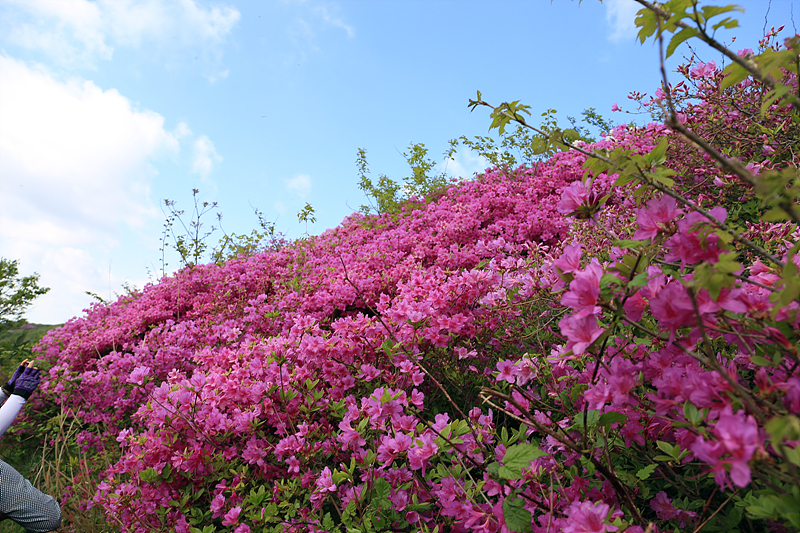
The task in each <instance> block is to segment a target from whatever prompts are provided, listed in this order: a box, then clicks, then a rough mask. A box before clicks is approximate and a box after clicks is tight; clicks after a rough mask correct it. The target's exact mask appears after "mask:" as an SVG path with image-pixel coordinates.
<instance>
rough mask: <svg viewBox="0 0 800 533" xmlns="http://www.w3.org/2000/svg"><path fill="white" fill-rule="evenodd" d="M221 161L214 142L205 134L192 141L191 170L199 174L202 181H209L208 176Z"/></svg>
mask: <svg viewBox="0 0 800 533" xmlns="http://www.w3.org/2000/svg"><path fill="white" fill-rule="evenodd" d="M221 162H222V156H221V155H219V154H218V153H217V149H216V148H215V147H214V143H213V142H211V139H209V138H208V137H207V136H205V135H203V136H201V137H200V138H199V139H197V140H196V141H195V142H194V154H193V157H192V172H194V173H195V174H199V175H200V178H202V179H203V180H204V181H206V182H209V183H210V181H209V179H208V177H209V176H210V175H211V172H212V171H213V170H214V167H215V166H216V165H218V164H219V163H221Z"/></svg>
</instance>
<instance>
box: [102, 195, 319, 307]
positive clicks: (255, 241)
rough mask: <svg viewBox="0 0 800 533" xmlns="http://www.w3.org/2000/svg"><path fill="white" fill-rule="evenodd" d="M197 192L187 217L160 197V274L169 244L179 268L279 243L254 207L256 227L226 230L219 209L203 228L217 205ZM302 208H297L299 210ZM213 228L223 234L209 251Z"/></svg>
mask: <svg viewBox="0 0 800 533" xmlns="http://www.w3.org/2000/svg"><path fill="white" fill-rule="evenodd" d="M199 194H200V191H199V190H198V189H192V199H193V201H194V208H193V209H192V212H191V215H190V217H189V219H188V220H185V219H184V215H185V214H186V212H185V211H183V210H179V209H177V207H176V202H175V201H174V200H164V206H165V207H166V208H167V211H166V212H165V213H164V217H165V219H164V226H163V228H164V229H163V231H162V233H161V274H162V275H166V273H167V267H168V266H169V262H168V261H167V249H168V248H169V247H170V246H171V247H172V248H174V249H175V251H176V252H177V253H178V257H179V260H180V267H181V268H183V267H190V266H194V265H197V264H199V263H201V262H202V261H210V262H214V263H217V264H221V263H224V262H225V261H228V260H230V259H235V258H237V257H239V256H242V255H244V256H248V255H252V254H255V253H258V252H260V251H262V250H263V249H266V248H268V247H272V248H273V249H274V248H277V247H279V246H280V243H279V242H278V239H277V236H276V234H275V223H274V222H271V221H269V220H267V219H266V218H265V217H264V213H262V212H261V211H259V210H258V209H256V208H253V211H254V212H255V215H256V218H257V219H258V226H259V227H258V228H257V229H253V230H251V231H250V233H243V234H237V233H230V234H229V233H227V232H226V231H225V229H224V228H223V227H222V213H221V212H219V211H217V212H216V213H214V214H215V215H216V218H217V224H218V226H211V227H210V228H209V229H208V230H206V229H204V226H205V222H204V221H203V220H202V219H203V217H204V216H205V215H207V214H209V213H210V212H212V211H213V210H215V209H216V208H217V202H205V201H204V202H200V200H199V198H198V195H199ZM308 209H310V211H309V212H307V214H306V215H305V216H306V218H301V221H306V223H307V222H308V221H310V222H312V223H313V222H315V221H316V218H314V216H313V214H314V209H313V208H312V207H311V206H310V205H308V204H306V207H305V208H304V211H306V210H308ZM304 211H301V213H303V212H304ZM299 216H300V215H299V214H298V217H299ZM181 230H182V231H181ZM217 230H220V231H222V234H223V235H222V237H221V238H220V239H219V241H218V242H217V244H216V245H215V246H214V247H213V248H212V249H211V250H209V249H208V240H209V238H210V237H211V236H212V235H213V234H214V233H215V232H216V231H217ZM206 254H207V255H206ZM125 289H126V290H127V292H128V293H131V292H132V291H131V289H130V288H129V287H125ZM134 291H135V289H134ZM87 294H89V295H90V296H94V297H95V298H96V299H97V300H99V301H100V302H101V303H104V300H103V299H102V298H100V297H99V296H97V295H96V294H93V293H87Z"/></svg>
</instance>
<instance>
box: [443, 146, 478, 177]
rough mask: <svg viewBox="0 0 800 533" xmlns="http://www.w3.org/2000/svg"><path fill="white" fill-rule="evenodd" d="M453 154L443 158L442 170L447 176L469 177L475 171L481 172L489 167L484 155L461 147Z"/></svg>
mask: <svg viewBox="0 0 800 533" xmlns="http://www.w3.org/2000/svg"><path fill="white" fill-rule="evenodd" d="M453 156H454V157H450V158H448V159H445V161H444V163H443V165H444V168H443V170H445V171H446V172H447V174H448V175H449V176H453V177H456V178H464V179H471V178H472V177H473V176H474V175H475V174H476V173H480V172H483V171H484V170H486V169H487V168H488V167H489V161H487V160H486V158H485V157H483V156H481V155H478V154H476V153H475V152H473V151H471V150H467V149H465V148H463V147H462V148H459V149H458V150H457V151H456V152H455V153H454V154H453Z"/></svg>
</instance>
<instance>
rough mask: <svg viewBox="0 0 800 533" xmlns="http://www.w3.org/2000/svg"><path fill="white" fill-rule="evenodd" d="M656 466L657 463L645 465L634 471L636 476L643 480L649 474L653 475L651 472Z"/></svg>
mask: <svg viewBox="0 0 800 533" xmlns="http://www.w3.org/2000/svg"><path fill="white" fill-rule="evenodd" d="M657 467H658V465H657V464H652V465H647V466H646V467H644V468H642V469H641V470H639V471H638V472H636V477H638V478H639V479H641V480H645V479H647V478H649V477H650V476H651V475H653V472H654V471H655V469H656V468H657Z"/></svg>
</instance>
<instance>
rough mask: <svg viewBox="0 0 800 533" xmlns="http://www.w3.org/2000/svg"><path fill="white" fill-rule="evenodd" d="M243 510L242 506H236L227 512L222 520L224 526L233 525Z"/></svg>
mask: <svg viewBox="0 0 800 533" xmlns="http://www.w3.org/2000/svg"><path fill="white" fill-rule="evenodd" d="M241 512H242V508H241V507H240V506H238V505H237V506H236V507H234V508H233V509H231V510H230V511H228V512H227V513H225V516H224V518H223V520H222V525H223V526H233V525H236V523H237V522H238V521H239V514H240V513H241Z"/></svg>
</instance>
